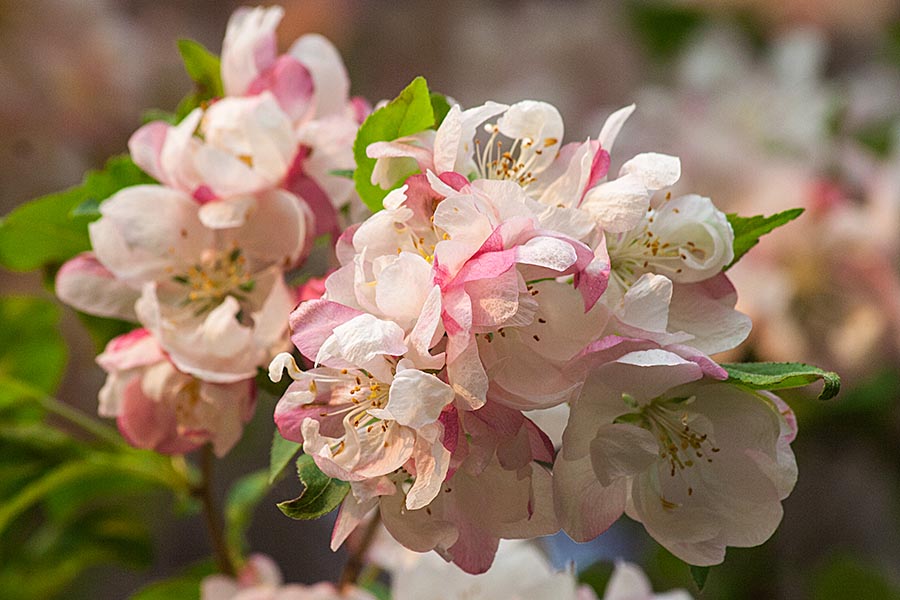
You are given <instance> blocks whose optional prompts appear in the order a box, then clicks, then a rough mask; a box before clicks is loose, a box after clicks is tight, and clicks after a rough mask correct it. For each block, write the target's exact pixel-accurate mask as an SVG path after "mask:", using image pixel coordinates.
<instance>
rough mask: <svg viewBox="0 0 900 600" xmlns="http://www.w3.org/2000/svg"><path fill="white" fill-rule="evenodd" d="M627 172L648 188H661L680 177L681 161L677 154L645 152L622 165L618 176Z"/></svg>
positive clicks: (671, 183)
mask: <svg viewBox="0 0 900 600" xmlns="http://www.w3.org/2000/svg"><path fill="white" fill-rule="evenodd" d="M628 174H633V175H635V176H636V177H637V178H638V179H639V180H640V182H641V183H642V184H643V185H644V187H646V188H647V189H648V190H661V189H663V188H666V187H669V186H670V185H675V183H676V182H677V181H678V179H679V178H680V177H681V161H680V160H679V159H678V157H677V156H669V155H668V154H658V153H656V152H645V153H643V154H638V155H637V156H635V157H634V158H632V159H631V160H629V161H628V162H626V163H625V164H624V165H622V169H621V170H620V171H619V177H622V176H624V175H628Z"/></svg>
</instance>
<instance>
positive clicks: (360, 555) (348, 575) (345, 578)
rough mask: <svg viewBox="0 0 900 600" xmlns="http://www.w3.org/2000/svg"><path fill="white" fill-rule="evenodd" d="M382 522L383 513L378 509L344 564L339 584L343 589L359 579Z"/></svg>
mask: <svg viewBox="0 0 900 600" xmlns="http://www.w3.org/2000/svg"><path fill="white" fill-rule="evenodd" d="M380 523H381V513H379V512H378V511H377V510H376V511H375V514H373V515H372V519H371V520H370V521H369V522H368V523H367V524H366V529H365V531H364V532H363V534H362V538H360V540H359V545H358V546H357V547H356V548H355V549H354V550H353V551H352V552H351V553H350V556H349V558H347V564H345V565H344V570H343V571H342V572H341V579H340V581H339V585H340V587H341V588H342V589H343V588H345V587H347V586H350V585H353V584H355V583H356V581H357V579H359V576H360V573H361V572H362V569H363V567H364V566H365V556H366V551H367V550H368V549H369V546H371V545H372V542H373V541H375V534H376V533H377V532H378V525H379V524H380Z"/></svg>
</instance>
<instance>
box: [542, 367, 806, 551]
mask: <svg viewBox="0 0 900 600" xmlns="http://www.w3.org/2000/svg"><path fill="white" fill-rule="evenodd" d="M703 372H704V366H703V363H702V362H696V361H694V360H691V357H688V358H687V359H686V358H682V357H681V356H679V355H678V354H676V353H674V352H671V351H667V350H662V349H647V350H638V351H631V352H627V353H625V354H623V355H620V356H619V357H618V358H615V359H614V360H611V361H609V362H607V363H605V364H603V365H602V366H600V367H598V368H595V369H594V370H593V373H592V375H591V377H590V378H589V379H588V381H587V383H586V384H585V392H584V393H583V394H582V396H581V398H580V399H579V400H578V401H577V402H576V403H574V404H573V407H572V414H571V417H570V420H569V425H568V427H567V429H566V432H565V434H564V437H563V448H562V451H561V452H560V453H559V455H558V456H557V460H556V463H555V465H554V486H555V496H554V497H555V501H556V509H557V514H558V515H559V518H560V521H561V522H562V525H563V527H564V529H565V530H566V531H567V532H568V533H569V535H571V536H572V537H573V538H574V539H576V540H588V539H591V538H593V537H595V536H596V535H598V534H599V533H601V532H602V531H604V530H605V529H606V528H607V527H609V526H610V525H611V524H612V523H613V522H614V521H615V520H616V519H618V518H619V517H620V516H621V515H622V513H623V512H624V513H627V514H628V515H629V516H630V517H631V518H633V519H635V520H637V521H640V522H641V523H643V524H644V527H645V528H646V529H647V532H648V533H649V534H650V535H651V536H653V537H654V538H655V539H656V540H657V541H658V542H660V543H661V544H662V545H663V546H665V547H666V548H667V549H669V550H670V551H671V552H672V553H674V554H675V555H676V556H678V557H679V558H681V559H683V560H685V561H687V562H689V563H691V564H696V565H712V564H718V563H719V562H721V561H722V560H723V558H724V555H725V547H726V546H742V547H746V546H756V545H758V544H761V543H762V542H764V541H765V540H766V539H768V538H769V536H771V535H772V533H773V532H774V530H775V528H776V527H777V525H778V523H779V521H780V520H781V515H782V509H781V500H783V499H784V498H785V497H787V495H788V494H789V493H790V491H791V489H792V488H793V485H794V482H795V481H796V473H797V472H796V464H795V462H794V459H793V453H792V452H791V451H790V447H789V445H788V442H789V440H790V439H792V438H793V429H792V428H791V427H790V423H791V420H790V419H787V418H786V417H785V414H788V415H789V414H790V413H789V410H788V409H787V408H786V407H785V406H784V405H783V404H782V403H776V402H775V401H773V400H772V399H771V397H770V396H767V395H764V394H759V393H755V392H751V391H747V390H743V389H741V388H738V387H734V386H731V385H728V384H724V383H720V382H715V381H712V380H709V379H705V380H702V377H703Z"/></svg>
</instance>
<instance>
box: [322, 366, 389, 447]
mask: <svg viewBox="0 0 900 600" xmlns="http://www.w3.org/2000/svg"><path fill="white" fill-rule="evenodd" d="M341 375H344V376H348V377H349V371H348V370H347V369H341ZM317 378H318V380H319V381H322V382H323V383H326V382H328V383H339V384H342V385H344V386H346V385H347V379H346V378H329V377H323V376H321V375H319V376H317ZM326 380H327V381H326ZM350 381H353V382H354V383H353V384H350V386H349V389H347V388H344V390H342V393H344V392H345V393H346V394H347V395H348V396H349V399H350V403H351V404H350V406H347V407H344V408H341V409H337V410H333V411H327V410H326V411H322V412H320V413H319V416H320V417H333V416H336V415H344V417H343V420H344V423H345V424H349V425H352V426H353V428H354V429H360V428H365V431H366V433H371V432H372V430H373V429H375V428H376V427H380V428H381V431H383V432H385V431H387V430H388V428H389V427H390V425H391V423H390V422H388V421H384V420H382V419H379V418H378V417H374V416H372V415H370V414H369V410H371V409H377V408H384V407H385V406H386V405H387V402H388V394H389V392H390V388H391V386H390V385H388V384H385V383H382V382H380V381H378V380H376V379H375V378H374V377H372V376H371V375H369V374H368V373H365V372H362V373H361V374H359V375H356V376H355V377H354V378H353V379H351V380H350ZM309 391H310V392H312V393H316V392H317V391H318V383H317V380H316V379H313V380H312V381H310V383H309ZM385 445H387V442H385ZM344 446H345V444H344V441H343V440H341V441H340V442H339V443H338V444H337V445H336V446H335V447H334V448H332V454H333V455H334V456H337V455H338V454H340V453H341V452H342V451H343V450H344Z"/></svg>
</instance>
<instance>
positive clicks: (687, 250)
mask: <svg viewBox="0 0 900 600" xmlns="http://www.w3.org/2000/svg"><path fill="white" fill-rule="evenodd" d="M654 216H655V211H654V210H652V209H651V210H650V211H649V212H648V213H647V218H646V219H644V222H643V223H642V224H641V226H639V227H636V228H635V229H633V230H631V231H628V232H625V233H620V234H619V235H611V236H608V237H607V249H608V250H609V258H610V270H611V275H612V276H613V277H614V278H615V279H616V280H617V281H618V282H619V283H620V284H621V285H622V286H623V287H624V288H626V289H627V288H629V287H631V284H632V283H634V282H635V280H636V279H637V278H638V277H640V276H641V275H642V274H644V273H646V272H648V271H650V270H652V271H653V272H654V273H658V274H660V275H666V276H669V277H670V278H671V276H672V275H679V274H680V273H681V272H682V271H683V270H684V269H683V267H684V261H685V260H687V258H688V254H690V255H692V256H693V257H694V258H696V259H697V260H698V261H700V262H702V261H703V260H704V259H705V258H706V251H705V250H704V249H703V248H701V247H699V246H698V245H697V244H696V243H695V242H693V241H690V240H688V241H686V242H683V243H675V244H673V243H671V242H666V241H665V240H663V239H661V238H660V237H659V236H658V235H657V234H655V233H653V230H652V225H653V219H654Z"/></svg>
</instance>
